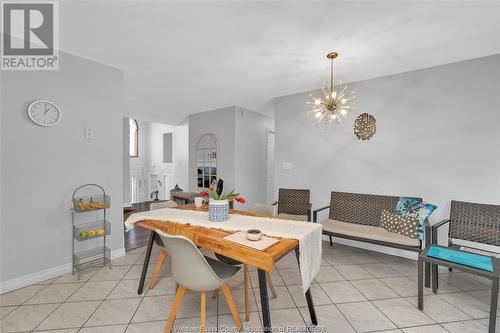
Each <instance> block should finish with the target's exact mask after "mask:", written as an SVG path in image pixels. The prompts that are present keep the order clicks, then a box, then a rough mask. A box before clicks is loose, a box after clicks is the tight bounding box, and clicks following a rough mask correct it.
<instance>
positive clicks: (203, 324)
mask: <svg viewBox="0 0 500 333" xmlns="http://www.w3.org/2000/svg"><path fill="white" fill-rule="evenodd" d="M206 309H207V293H206V292H205V291H202V292H201V312H200V317H201V325H200V332H201V333H205V332H206V331H207V329H206V327H207V324H206V317H207V314H206Z"/></svg>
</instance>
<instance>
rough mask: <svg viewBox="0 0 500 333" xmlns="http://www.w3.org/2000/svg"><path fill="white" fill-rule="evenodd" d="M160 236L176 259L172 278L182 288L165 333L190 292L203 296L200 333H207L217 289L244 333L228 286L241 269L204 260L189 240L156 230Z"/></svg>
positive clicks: (207, 259)
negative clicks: (210, 300)
mask: <svg viewBox="0 0 500 333" xmlns="http://www.w3.org/2000/svg"><path fill="white" fill-rule="evenodd" d="M156 233H157V234H158V235H159V236H160V238H161V240H162V242H163V244H164V246H165V248H166V249H167V251H168V253H169V255H170V258H171V259H172V276H173V279H174V281H175V283H176V284H177V285H178V288H177V292H176V295H175V300H174V303H173V305H172V309H171V310H170V313H169V315H168V319H167V323H166V325H165V331H164V332H165V333H170V331H171V330H172V325H173V323H174V321H175V317H176V314H177V310H178V309H179V306H180V304H181V302H182V298H183V297H184V294H185V292H186V291H188V290H190V291H195V292H200V293H201V313H200V317H201V325H200V332H206V297H207V294H206V292H207V291H211V290H217V289H222V291H223V293H224V296H225V298H226V301H227V304H228V305H229V309H230V310H231V314H232V316H233V319H234V322H235V324H236V327H237V328H238V329H239V330H241V329H242V328H243V325H242V324H241V320H240V315H239V313H238V310H237V308H236V304H235V303H234V299H233V294H232V293H231V289H230V288H229V285H228V282H229V280H230V279H231V278H232V277H233V276H234V275H235V274H236V273H237V272H238V271H239V270H240V268H239V267H237V266H233V265H230V264H226V263H224V262H221V261H219V260H216V259H212V258H209V257H205V256H203V254H202V253H201V252H200V250H199V249H198V248H197V247H196V245H194V243H193V242H192V241H191V240H190V239H189V238H187V237H184V236H179V235H169V234H166V233H163V232H162V231H160V230H156Z"/></svg>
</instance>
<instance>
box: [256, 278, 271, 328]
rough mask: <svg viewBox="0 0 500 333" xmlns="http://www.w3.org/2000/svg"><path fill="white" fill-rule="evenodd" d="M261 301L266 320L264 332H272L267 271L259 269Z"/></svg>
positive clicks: (263, 316) (264, 320) (263, 319)
mask: <svg viewBox="0 0 500 333" xmlns="http://www.w3.org/2000/svg"><path fill="white" fill-rule="evenodd" d="M258 274H259V288H260V303H261V306H262V321H263V322H264V332H266V333H268V332H271V313H270V311H269V298H268V296H267V280H266V271H264V270H262V269H258Z"/></svg>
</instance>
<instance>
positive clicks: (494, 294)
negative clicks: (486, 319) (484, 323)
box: [488, 278, 499, 333]
mask: <svg viewBox="0 0 500 333" xmlns="http://www.w3.org/2000/svg"><path fill="white" fill-rule="evenodd" d="M498 283H499V282H498V278H496V279H494V280H492V281H491V303H490V325H489V328H488V332H489V333H495V325H496V322H497V305H498Z"/></svg>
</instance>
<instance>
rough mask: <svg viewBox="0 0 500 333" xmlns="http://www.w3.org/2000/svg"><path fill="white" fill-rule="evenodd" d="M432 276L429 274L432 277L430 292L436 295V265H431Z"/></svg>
mask: <svg viewBox="0 0 500 333" xmlns="http://www.w3.org/2000/svg"><path fill="white" fill-rule="evenodd" d="M431 266H432V274H431V277H432V292H433V293H434V294H435V293H437V290H438V288H439V286H438V280H439V279H438V265H436V264H432V265H431Z"/></svg>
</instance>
